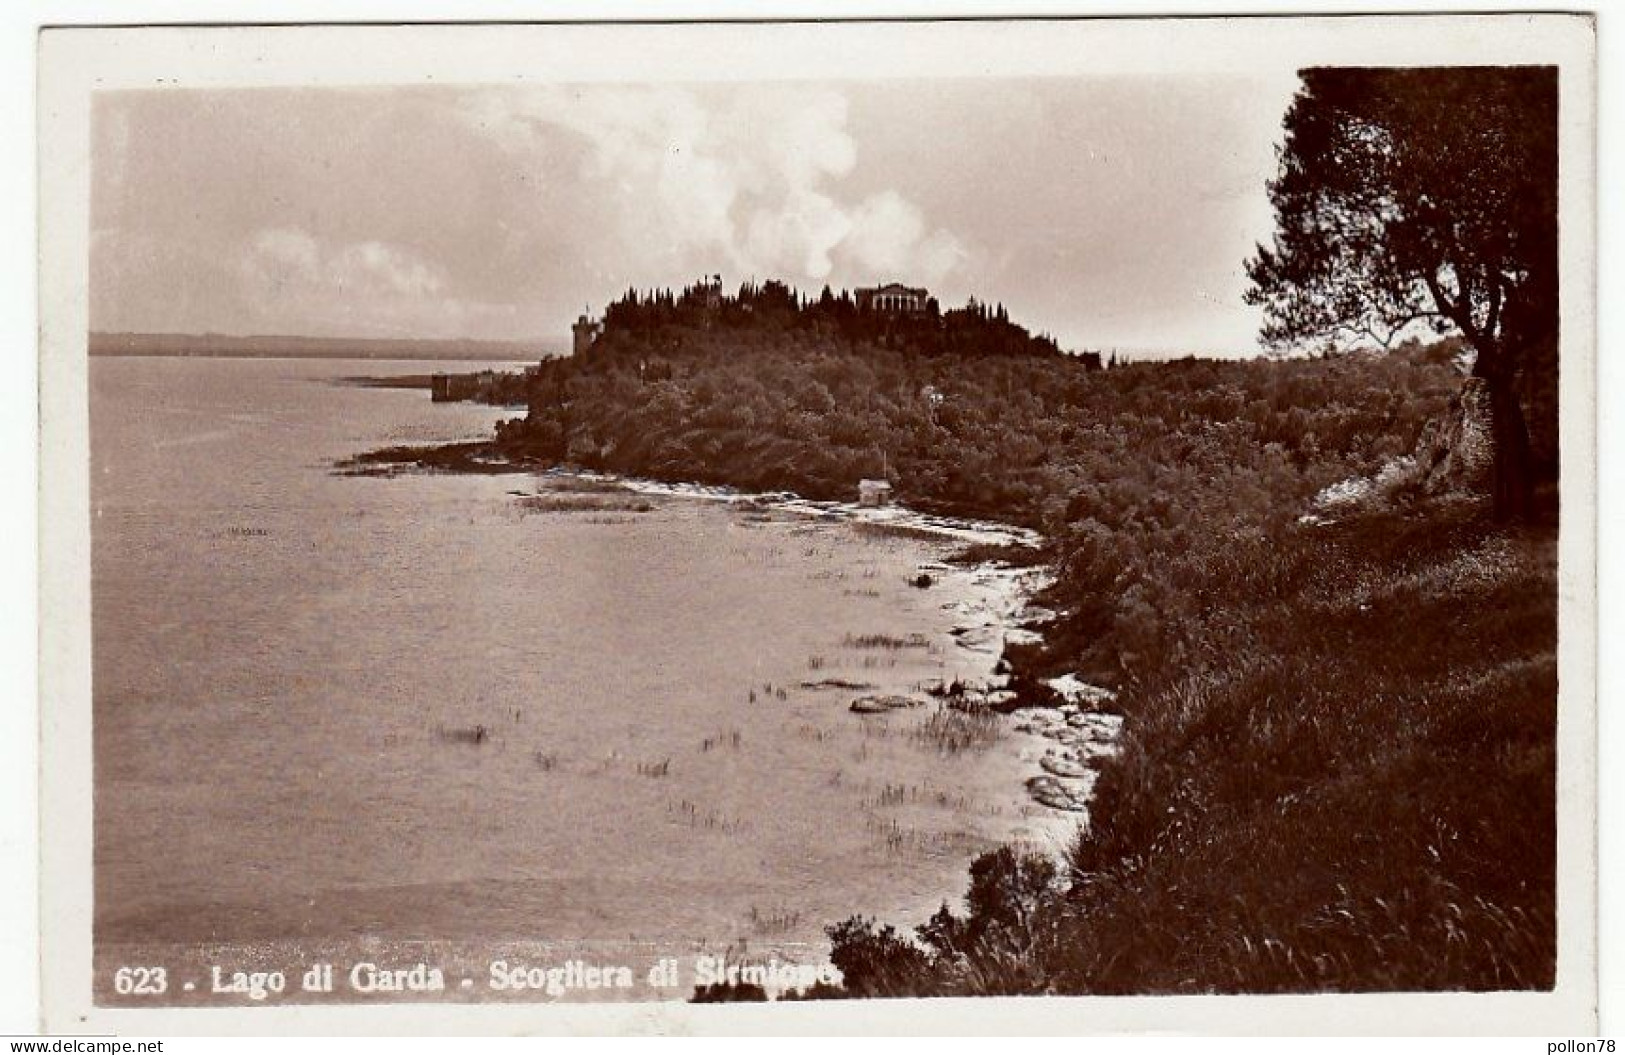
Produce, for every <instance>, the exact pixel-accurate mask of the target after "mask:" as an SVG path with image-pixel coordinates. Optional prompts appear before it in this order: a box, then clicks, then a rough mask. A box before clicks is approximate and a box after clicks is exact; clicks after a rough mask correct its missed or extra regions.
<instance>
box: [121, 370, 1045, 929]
mask: <svg viewBox="0 0 1625 1055" xmlns="http://www.w3.org/2000/svg"><path fill="white" fill-rule="evenodd" d="M427 369H430V367H427V366H425V365H423V364H406V363H400V364H387V365H384V364H379V363H362V362H309V361H294V360H249V361H243V360H199V359H97V360H93V361H92V363H91V387H92V395H91V415H92V469H93V483H92V508H93V517H94V528H93V536H92V539H93V583H92V586H93V606H94V616H93V623H94V679H95V703H94V707H95V711H94V718H95V764H96V824H95V835H96V846H95V854H96V929H97V941H98V945H99V946H101V947H103V948H104V949H106V948H113V947H120V946H129V945H146V946H161V945H164V944H166V943H172V944H174V945H176V946H184V945H188V944H195V943H214V944H216V945H218V946H222V947H231V946H233V945H237V946H241V947H243V948H249V947H252V946H254V943H265V942H276V941H298V942H307V943H308V942H317V943H327V944H329V945H333V946H335V947H340V946H343V945H344V944H345V943H356V942H362V943H373V944H372V946H369V947H373V946H376V943H379V942H385V943H387V942H391V941H404V942H410V941H414V940H432V941H445V940H451V941H471V942H479V941H515V940H525V939H536V940H568V941H574V942H581V943H587V944H588V945H594V944H595V943H596V945H597V946H602V947H609V946H611V945H613V944H615V943H623V944H624V943H633V944H638V943H643V944H648V943H656V944H658V943H660V942H672V941H688V942H694V943H698V944H702V945H710V944H723V945H725V944H728V943H736V942H740V941H744V942H747V943H749V942H754V943H756V946H757V947H762V946H764V945H765V946H771V947H775V948H783V949H790V950H796V949H801V950H803V951H804V952H806V953H807V954H808V955H821V954H822V952H823V949H824V947H823V943H822V927H823V926H824V925H825V924H827V923H830V922H833V921H836V920H839V919H843V918H845V917H846V916H848V915H851V914H853V913H854V912H860V911H861V912H863V913H865V914H878V915H879V916H881V917H882V918H890V919H902V920H917V919H920V918H923V916H924V915H925V914H926V913H928V912H929V911H930V910H931V909H933V908H934V907H935V906H936V905H937V904H938V903H940V902H941V901H942V900H943V899H944V898H945V897H947V898H950V899H956V898H957V897H958V896H959V894H960V893H961V892H962V890H963V885H964V868H965V865H966V864H967V863H968V861H969V860H970V859H971V858H972V857H973V856H974V855H975V854H976V853H977V852H979V851H980V850H982V849H985V848H987V847H989V846H992V845H994V844H995V843H997V842H1001V841H1005V840H1007V839H1009V838H1010V837H1012V836H1034V837H1039V838H1053V832H1054V824H1053V820H1054V818H1053V816H1050V815H1048V814H1047V811H1042V810H1035V808H1034V807H1032V806H1031V805H1030V804H1029V803H1028V801H1027V799H1026V797H1025V795H1024V793H1023V789H1022V786H1021V780H1022V778H1023V777H1024V776H1025V775H1027V774H1028V773H1029V772H1030V771H1031V766H1030V764H1026V765H1024V764H1023V762H1022V760H1021V755H1022V753H1023V752H1024V751H1029V748H1028V746H1027V745H1024V744H1023V743H1022V742H1020V738H1019V736H1017V735H1016V734H1009V735H1008V736H1001V737H1000V738H999V739H998V740H997V741H996V742H994V743H992V744H990V745H988V746H984V747H979V748H973V749H971V750H967V751H962V752H959V753H954V754H948V753H944V752H943V751H942V750H940V749H939V747H938V746H937V745H935V744H933V743H932V742H930V741H929V740H928V739H926V738H923V737H922V736H921V735H919V730H920V728H921V726H922V724H923V723H924V722H926V721H927V720H928V719H929V717H930V714H931V709H930V708H929V707H923V708H918V709H916V710H913V711H908V712H898V713H895V714H892V715H889V716H885V717H878V718H864V717H859V716H857V715H853V714H851V713H850V712H849V711H848V710H847V707H848V704H849V703H850V702H851V699H852V696H853V694H852V693H851V692H842V691H840V690H831V689H827V688H806V687H803V686H802V682H804V681H811V680H817V679H821V678H833V677H839V678H846V679H850V680H855V681H866V682H871V683H874V684H875V685H877V686H878V687H879V688H881V689H882V690H891V689H907V688H909V687H911V686H914V685H916V684H918V683H921V682H925V681H930V680H935V679H936V678H939V677H943V676H947V677H952V676H954V675H955V674H974V673H977V672H978V671H982V670H985V669H986V666H987V663H988V662H989V660H988V658H987V657H986V656H977V655H973V654H971V653H969V652H967V651H965V650H964V649H961V648H959V647H958V646H957V645H956V644H955V643H954V641H953V639H952V638H951V637H949V636H948V633H947V632H948V630H949V629H950V627H951V626H952V622H951V620H952V616H951V614H950V613H949V612H948V611H947V610H946V609H945V607H944V606H945V605H949V604H952V603H953V602H954V601H955V600H960V599H963V597H964V596H965V594H964V591H965V590H966V589H968V588H969V587H968V584H966V583H963V582H961V581H958V580H950V581H948V582H944V583H939V584H938V585H937V586H935V587H933V588H932V589H930V590H919V589H915V588H913V587H911V586H910V585H908V583H907V579H908V577H909V576H910V574H911V573H912V572H913V571H914V570H915V569H916V567H917V566H918V564H919V563H920V562H922V561H927V560H933V559H938V558H940V557H942V556H944V555H945V554H947V553H948V552H951V548H950V547H948V546H946V545H944V544H938V543H934V542H931V541H919V540H914V539H901V538H889V537H888V538H877V537H873V536H871V535H866V534H864V533H861V532H858V531H855V530H854V528H853V527H852V526H851V525H848V524H828V523H822V522H818V521H814V520H808V519H805V518H799V517H793V516H766V517H764V516H762V515H761V514H759V513H757V514H752V513H749V512H747V511H745V510H743V509H739V508H733V507H729V506H727V505H724V504H719V503H710V502H703V501H697V500H689V499H675V498H666V499H656V500H655V501H654V508H653V509H652V510H650V511H647V512H624V511H623V512H619V513H613V514H601V513H593V512H590V511H589V512H537V511H535V510H534V509H531V508H527V505H526V504H525V503H524V502H522V501H521V500H520V499H519V498H518V497H516V496H515V495H513V494H512V493H511V492H513V491H516V490H518V491H526V492H534V491H535V490H536V489H537V488H538V487H545V486H547V485H546V483H545V481H541V480H539V479H538V478H535V477H532V476H528V475H508V476H493V477H472V476H431V475H404V476H399V477H394V478H358V477H346V476H340V475H335V474H334V473H333V472H332V471H331V466H332V464H333V462H334V460H335V459H338V458H342V457H344V456H346V455H350V454H354V453H357V452H359V451H363V450H367V449H370V448H374V447H377V446H381V445H385V444H393V443H428V442H438V441H451V440H458V439H471V438H479V437H483V436H486V435H488V434H489V431H490V427H491V425H492V423H493V422H494V421H495V420H497V419H499V418H501V417H504V416H511V415H512V414H513V413H514V412H503V411H498V410H493V409H492V408H484V407H476V406H473V405H467V404H452V405H435V404H431V403H430V401H429V399H428V396H427V393H425V392H422V391H408V390H386V389H366V388H358V387H349V386H345V385H341V384H335V383H334V381H335V380H336V379H339V378H342V377H344V376H348V375H355V374H380V373H389V372H396V373H421V372H425V371H426V370H427ZM880 633H884V634H887V635H892V636H895V637H899V638H906V637H908V636H909V635H911V634H918V635H923V638H922V640H923V644H921V645H918V646H917V647H906V648H872V647H871V648H864V647H859V646H858V645H857V644H856V643H855V639H857V638H859V637H861V636H862V635H871V634H880ZM753 697H754V699H753ZM476 726H483V727H485V729H486V730H487V735H486V736H485V737H484V739H483V741H482V742H480V743H468V742H462V741H460V740H458V739H457V738H456V735H457V731H459V730H469V729H473V728H474V727H476ZM1029 753H1030V752H1029Z"/></svg>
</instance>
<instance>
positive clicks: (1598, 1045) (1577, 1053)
mask: <svg viewBox="0 0 1625 1055" xmlns="http://www.w3.org/2000/svg"><path fill="white" fill-rule="evenodd" d="M1613 1052H1614V1042H1613V1041H1612V1040H1549V1041H1547V1042H1546V1055H1613Z"/></svg>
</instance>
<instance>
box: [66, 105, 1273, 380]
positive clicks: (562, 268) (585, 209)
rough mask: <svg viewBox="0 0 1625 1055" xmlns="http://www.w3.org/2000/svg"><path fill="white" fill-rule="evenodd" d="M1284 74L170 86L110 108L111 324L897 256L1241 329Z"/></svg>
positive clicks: (922, 274) (1063, 338)
mask: <svg viewBox="0 0 1625 1055" xmlns="http://www.w3.org/2000/svg"><path fill="white" fill-rule="evenodd" d="M1294 87H1295V82H1294V80H1293V79H1292V78H1290V77H1283V76H1280V75H1275V76H1271V77H1265V76H1262V75H1261V76H1259V77H1258V78H1257V79H1253V78H1250V77H1239V76H1238V77H1215V76H1214V75H1213V74H1211V73H1205V74H1203V75H1202V76H1200V77H1195V76H1187V77H1180V76H1177V75H1156V76H1150V75H1144V76H1113V77H1109V78H1106V77H1099V78H1075V77H1074V78H1054V79H1022V80H1012V79H990V78H979V79H964V80H892V81H885V80H879V81H876V80H864V81H833V80H832V81H824V82H818V83H780V82H774V83H744V84H716V85H705V84H699V85H696V84H686V83H685V84H646V85H640V84H594V85H580V86H572V85H493V86H473V87H453V86H446V87H437V86H412V87H397V88H299V89H290V88H261V89H244V90H220V89H207V90H205V89H169V90H163V89H156V90H142V91H118V92H104V93H100V94H98V95H97V97H96V101H95V104H94V109H93V114H92V154H91V241H90V245H91V262H90V263H91V267H90V286H91V288H90V312H91V328H92V329H93V330H96V331H101V332H146V333H228V334H239V335H251V334H283V335H308V336H318V337H401V338H435V339H444V338H475V339H500V340H538V341H551V342H553V343H555V344H557V343H560V342H562V341H563V340H565V339H566V338H567V336H568V328H569V324H570V322H571V321H573V320H574V318H575V317H576V315H578V314H579V313H581V312H582V311H583V310H590V311H592V312H598V311H601V310H602V308H603V305H604V304H605V302H606V301H608V300H610V299H613V298H614V297H615V296H616V295H617V294H619V293H620V292H621V291H623V290H625V289H626V288H628V287H629V286H636V287H638V288H649V287H671V288H679V287H681V286H682V285H684V284H685V283H687V282H689V281H691V280H693V279H695V278H697V277H698V276H700V275H702V274H708V273H715V272H720V273H721V274H722V276H723V280H724V284H725V286H728V287H734V286H736V285H737V284H738V283H739V282H741V281H743V280H746V279H750V278H755V279H758V280H762V279H768V278H778V279H781V280H784V281H786V282H789V283H790V284H791V285H793V286H796V287H798V288H800V289H802V290H804V291H806V292H808V293H812V294H816V293H817V292H818V291H819V290H820V289H821V288H822V287H823V286H824V285H825V284H826V283H827V284H829V285H831V286H832V287H835V288H837V289H839V288H841V287H855V286H859V285H871V284H875V283H880V282H887V281H900V282H903V283H905V284H908V285H923V286H926V287H928V288H929V289H930V290H931V291H932V293H933V294H934V295H936V296H937V297H938V299H939V300H940V302H941V303H942V304H943V306H944V307H952V306H956V305H958V304H962V303H964V302H965V300H966V299H967V298H969V297H972V296H974V297H976V298H977V299H979V300H983V301H990V302H1002V303H1003V304H1005V305H1006V306H1007V307H1008V308H1009V310H1010V313H1011V316H1012V317H1013V318H1014V319H1015V320H1016V321H1018V322H1020V323H1022V324H1023V325H1025V326H1027V327H1028V328H1029V329H1031V330H1033V331H1035V332H1046V333H1050V334H1052V335H1054V336H1055V337H1056V338H1057V339H1058V340H1059V341H1060V343H1061V345H1062V347H1065V348H1070V349H1074V350H1084V349H1113V348H1116V349H1124V350H1137V351H1156V352H1162V353H1186V352H1194V353H1200V354H1230V355H1236V354H1249V353H1251V352H1254V351H1256V350H1257V344H1256V336H1257V332H1258V327H1259V321H1260V319H1259V316H1258V313H1257V312H1256V310H1255V309H1252V308H1249V307H1247V306H1246V305H1245V304H1244V303H1243V301H1242V295H1243V293H1244V291H1245V289H1246V286H1247V282H1246V277H1245V274H1244V270H1243V262H1244V260H1245V259H1246V257H1247V256H1248V255H1249V254H1250V253H1251V252H1252V251H1253V248H1254V245H1255V244H1256V243H1257V242H1260V241H1264V240H1267V239H1268V237H1269V234H1270V230H1271V216H1270V211H1269V205H1268V201H1267V199H1266V190H1265V183H1266V181H1267V180H1268V179H1269V178H1270V177H1271V175H1273V173H1274V171H1275V168H1276V156H1277V155H1276V144H1277V142H1278V140H1279V138H1280V124H1281V118H1282V115H1283V114H1284V112H1285V108H1286V106H1287V104H1288V102H1289V101H1290V98H1291V93H1292V91H1293V90H1294Z"/></svg>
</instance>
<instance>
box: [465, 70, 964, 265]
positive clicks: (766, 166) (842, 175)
mask: <svg viewBox="0 0 1625 1055" xmlns="http://www.w3.org/2000/svg"><path fill="white" fill-rule="evenodd" d="M463 115H464V118H465V120H466V121H467V122H468V123H469V124H470V125H471V126H473V127H475V128H478V129H480V130H481V131H483V132H484V133H485V134H487V135H489V136H490V137H492V138H493V139H495V140H496V141H497V142H499V143H501V144H502V145H503V146H504V147H506V148H507V149H509V150H511V151H514V152H516V153H518V154H520V155H521V156H529V157H533V158H537V159H540V158H543V157H546V156H547V154H548V152H549V150H550V149H552V148H553V147H554V146H556V133H557V132H558V131H559V130H564V131H566V132H568V133H570V134H572V135H574V136H576V137H579V138H580V139H581V140H582V141H584V142H585V143H586V145H587V146H588V148H589V149H588V152H587V156H586V159H585V161H584V162H583V171H582V173H581V175H582V176H583V177H584V178H585V181H586V182H587V183H588V184H589V185H596V186H597V187H598V189H599V196H598V198H597V199H596V202H597V209H598V212H599V213H600V214H598V215H594V216H593V217H592V218H591V219H592V221H594V222H596V223H597V224H598V225H599V229H600V232H601V233H602V235H603V236H605V237H610V238H613V239H615V240H616V243H617V245H618V247H619V248H621V249H622V250H625V251H627V252H629V253H631V254H633V256H634V258H636V257H638V256H641V257H643V258H658V259H661V260H662V261H663V262H664V263H666V264H667V265H669V266H676V267H683V268H688V269H692V270H696V271H709V270H712V269H715V268H723V269H725V270H728V271H730V272H732V273H735V274H739V275H742V276H744V275H756V276H758V277H764V278H765V277H770V276H771V277H786V278H790V279H792V280H813V281H819V280H824V279H826V278H828V277H829V276H830V275H831V273H832V272H833V271H835V270H837V269H838V268H840V267H842V266H845V267H847V268H849V269H851V274H853V275H855V276H856V277H859V278H863V277H896V278H903V279H918V280H922V281H936V280H938V279H940V278H941V277H942V276H944V275H946V274H947V273H948V272H950V271H951V270H953V269H954V268H955V267H956V266H958V264H959V262H960V261H961V260H962V259H963V258H964V256H965V251H964V249H963V246H962V245H961V243H960V242H959V240H958V239H957V238H955V237H954V236H953V235H952V234H951V233H949V232H947V231H945V230H941V229H936V230H930V229H928V224H927V223H926V220H925V218H924V217H923V216H922V215H921V212H920V210H919V208H918V207H917V206H915V205H914V204H912V203H911V202H910V201H908V199H906V198H905V197H904V196H903V195H902V194H901V193H900V192H899V191H898V190H887V191H884V192H882V193H880V194H875V195H870V196H868V197H865V198H861V199H860V198H858V196H857V195H855V194H852V193H850V192H849V191H847V190H846V188H845V187H844V186H843V181H844V180H845V179H846V177H848V176H850V175H851V174H852V172H853V171H854V169H855V168H856V167H857V163H858V149H857V144H856V143H855V142H854V140H853V138H852V136H851V134H850V133H849V131H848V129H847V101H846V97H845V96H844V95H843V94H842V93H840V92H839V91H835V90H832V89H828V88H802V87H794V86H766V87H756V88H753V89H752V90H751V91H749V92H731V93H728V94H727V95H721V94H710V93H703V92H701V91H699V90H695V89H691V88H686V87H681V86H661V87H625V86H591V87H580V88H565V87H539V88H535V89H527V90H510V89H492V90H487V91H479V92H475V93H471V94H470V96H468V97H467V99H466V100H465V106H464V109H463ZM843 192H844V193H843Z"/></svg>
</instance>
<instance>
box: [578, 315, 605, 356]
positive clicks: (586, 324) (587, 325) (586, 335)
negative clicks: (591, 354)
mask: <svg viewBox="0 0 1625 1055" xmlns="http://www.w3.org/2000/svg"><path fill="white" fill-rule="evenodd" d="M603 328H604V325H603V323H600V322H594V321H593V320H591V319H589V318H587V316H586V315H582V316H581V317H580V318H578V319H576V322H575V325H574V326H571V327H570V331H571V332H572V333H574V334H575V345H574V349H573V351H574V354H576V355H585V354H586V353H587V352H588V351H590V350H591V349H592V342H594V341H596V340H597V339H598V335H599V334H600V333H601V332H603Z"/></svg>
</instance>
